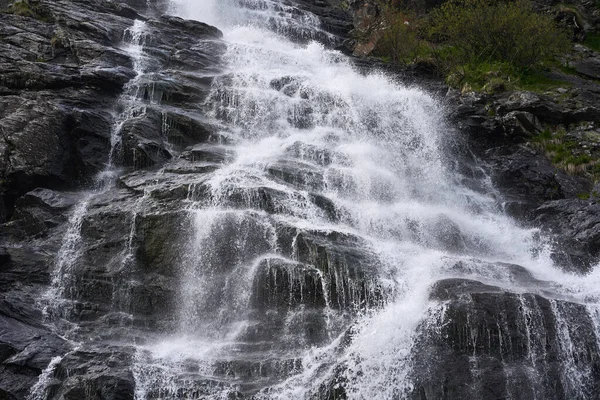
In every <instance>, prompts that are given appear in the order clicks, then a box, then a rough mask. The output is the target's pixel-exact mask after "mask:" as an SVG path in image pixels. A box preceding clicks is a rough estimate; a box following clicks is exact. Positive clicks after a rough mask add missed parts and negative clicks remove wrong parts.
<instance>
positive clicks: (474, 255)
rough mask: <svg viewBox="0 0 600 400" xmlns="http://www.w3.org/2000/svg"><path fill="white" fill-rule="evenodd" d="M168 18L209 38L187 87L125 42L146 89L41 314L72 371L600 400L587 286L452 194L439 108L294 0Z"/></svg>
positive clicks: (212, 392) (189, 5)
mask: <svg viewBox="0 0 600 400" xmlns="http://www.w3.org/2000/svg"><path fill="white" fill-rule="evenodd" d="M169 12H170V13H171V14H173V15H177V16H179V17H182V18H186V19H195V20H197V21H199V22H204V23H208V24H211V25H214V26H216V27H217V28H219V29H220V30H221V31H222V32H223V35H224V36H223V38H222V39H221V38H219V37H217V35H213V36H214V37H213V36H211V37H209V38H207V39H206V38H205V40H204V39H203V40H204V41H199V42H198V43H193V44H189V46H188V45H186V46H188V47H189V48H186V49H183V50H185V51H183V50H182V54H183V55H182V56H181V59H180V62H181V65H184V66H183V67H181V66H180V65H179V64H177V63H175V62H172V63H171V64H161V61H160V57H161V54H162V53H161V52H162V51H164V48H165V47H167V45H163V44H160V43H159V44H157V42H158V41H160V40H161V38H158V37H153V36H152V32H153V29H155V28H156V26H157V25H156V24H157V23H155V22H153V21H152V20H151V21H148V22H141V21H136V24H135V25H134V26H133V27H132V28H130V30H129V31H128V33H126V35H125V38H124V41H125V45H126V47H127V48H126V49H125V50H126V51H128V52H129V53H130V55H131V57H132V58H133V60H134V69H135V72H136V74H137V75H136V76H135V77H133V79H131V80H130V83H129V84H128V86H127V87H126V92H125V94H123V95H122V96H121V103H122V104H120V110H119V112H118V113H117V114H118V115H117V116H116V118H115V127H114V135H113V136H112V137H111V150H110V155H109V161H108V166H107V168H106V170H105V171H104V173H102V174H101V175H100V178H99V182H100V183H98V184H97V186H98V188H97V189H95V190H93V191H90V192H89V193H86V194H85V195H84V196H82V200H80V201H79V203H78V204H77V205H76V206H75V207H74V208H73V209H72V210H71V218H70V220H69V222H68V225H69V226H68V229H67V230H66V232H65V233H64V238H63V245H62V248H61V252H60V253H59V255H58V258H57V260H56V262H55V264H56V265H55V267H54V268H55V269H54V274H53V281H52V287H51V288H50V290H49V291H48V292H47V293H46V296H45V297H44V298H43V300H42V303H43V304H42V305H43V306H45V307H46V312H47V313H48V316H47V317H48V320H49V323H52V324H54V325H55V326H56V329H57V330H58V331H60V332H61V334H63V335H65V336H66V337H69V338H70V339H72V340H73V341H74V342H76V345H75V349H76V350H73V351H80V350H81V349H82V348H85V346H87V345H88V343H92V344H91V345H90V346H97V347H98V348H102V347H103V346H105V345H106V346H114V347H115V348H119V349H121V350H119V351H124V354H126V355H127V356H126V357H125V356H124V358H123V360H121V359H118V360H117V361H114V360H113V362H115V363H120V362H123V363H124V364H128V365H129V366H130V373H131V374H132V375H133V379H134V380H135V398H136V399H138V400H142V399H173V398H203V399H204V398H206V399H221V398H222V399H232V398H253V399H261V400H262V399H264V400H267V399H342V398H349V399H368V398H373V399H459V398H465V399H466V398H474V399H475V398H481V399H491V398H505V399H515V400H516V399H532V400H533V399H538V400H540V399H595V398H597V396H598V394H597V393H599V391H600V382H599V379H598V375H599V372H598V371H600V351H599V347H600V330H599V329H600V270H599V269H598V268H596V269H594V270H593V271H592V272H591V273H590V274H588V275H586V276H581V275H574V274H571V273H568V272H564V270H563V269H562V268H561V265H555V263H554V261H553V260H552V258H551V254H550V252H551V248H552V243H550V242H549V241H548V240H547V239H546V238H544V236H543V235H541V234H540V232H539V231H538V230H536V229H525V228H522V227H520V226H519V225H518V224H517V222H515V221H514V220H512V219H511V218H509V217H508V216H506V215H505V214H503V212H502V210H501V207H500V206H499V204H498V202H497V201H496V195H497V193H496V192H495V190H494V188H493V187H492V186H491V184H490V183H489V180H488V179H487V178H486V176H485V174H484V173H483V172H481V171H479V173H478V174H476V175H475V176H476V178H475V182H473V181H470V184H468V185H467V184H465V181H466V179H465V177H464V176H462V175H461V173H460V172H457V170H456V169H455V168H453V157H455V155H453V154H452V151H451V149H452V148H454V147H453V146H452V145H451V144H452V142H453V140H454V139H453V131H452V130H451V129H450V128H449V126H448V124H447V123H446V121H445V112H446V111H445V110H444V108H443V107H442V105H441V104H440V103H439V102H438V101H437V100H436V99H435V98H434V97H433V96H431V95H429V94H427V93H426V92H424V91H422V90H420V89H419V88H417V87H407V86H405V85H403V84H401V83H398V82H396V81H395V80H394V79H392V77H390V76H388V75H386V74H383V73H379V72H376V71H375V72H371V73H369V74H366V75H365V74H363V73H361V72H359V71H358V70H357V69H356V68H355V67H354V66H353V64H352V61H351V60H350V59H349V58H347V57H346V56H344V55H342V54H341V53H340V52H338V51H336V50H332V49H331V47H332V46H331V45H332V44H335V43H336V41H337V40H339V38H337V37H336V36H335V35H333V34H331V33H328V32H327V30H326V29H324V28H323V27H322V26H321V25H320V22H319V18H318V17H317V16H315V15H313V14H312V13H310V12H309V11H306V9H304V8H302V7H300V6H299V5H295V4H294V2H291V1H276V0H221V1H217V0H206V1H194V0H173V1H172V2H171V5H170V8H169ZM173 21H174V22H173ZM173 21H171V22H169V23H172V24H175V23H177V24H183V22H177V21H178V20H177V21H175V20H173ZM190 27H192V28H193V29H198V30H200V29H208V28H205V27H203V26H202V27H200V25H193V26H192V25H190V26H188V27H186V26H184V25H182V26H181V27H180V29H192V28H190ZM161 46H162V47H161ZM206 54H214V55H217V56H218V61H214V62H212V61H211V62H209V61H207V60H208V59H209V57H208V56H205V55H206ZM153 57H157V59H156V60H154V59H153ZM186 57H190V58H186ZM194 57H196V58H194ZM190 59H192V61H189V60H190ZM177 68H180V69H177ZM178 96H179V97H178ZM148 121H150V122H153V121H154V122H156V121H159V125H160V129H159V132H157V133H156V135H155V136H153V137H150V136H149V133H148V132H149V131H150V128H148V126H150V122H148ZM155 125H156V124H155ZM165 149H166V150H165ZM142 150H143V151H142ZM117 167H123V169H118V168H117ZM98 299H100V300H98ZM66 322H68V324H67V323H66ZM99 327H102V329H99ZM122 349H126V350H122ZM98 351H103V350H98ZM69 354H70V353H67V354H66V355H65V357H64V359H54V360H53V361H52V362H51V365H50V366H49V367H48V369H47V371H45V373H44V374H42V377H41V378H40V382H39V385H36V387H35V388H34V389H33V391H32V395H31V398H32V399H43V398H53V397H52V395H53V394H56V390H59V389H56V388H55V389H52V382H51V381H52V379H50V378H49V376H50V375H51V374H52V373H53V372H52V371H55V370H56V371H63V372H64V371H69V367H68V359H69ZM63 364H64V365H67V366H66V367H61V365H63ZM55 375H60V374H59V373H56V374H55ZM63 375H65V376H68V375H69V374H68V373H66V372H65V373H64V374H63ZM63 378H64V380H66V379H69V378H68V377H67V378H65V377H62V375H61V379H63ZM453 379H454V380H455V381H453ZM457 379H458V380H459V381H458V382H457V381H456V380H457Z"/></svg>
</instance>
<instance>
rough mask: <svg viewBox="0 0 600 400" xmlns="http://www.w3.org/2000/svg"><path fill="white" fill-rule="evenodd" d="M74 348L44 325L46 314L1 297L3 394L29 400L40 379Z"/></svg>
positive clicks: (0, 386)
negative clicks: (43, 314)
mask: <svg viewBox="0 0 600 400" xmlns="http://www.w3.org/2000/svg"><path fill="white" fill-rule="evenodd" d="M70 349H71V345H70V344H69V343H67V342H66V341H65V340H64V339H62V338H60V337H58V336H56V335H55V334H53V333H51V332H50V331H49V330H48V328H46V327H45V326H44V325H43V324H42V313H41V312H40V311H39V310H36V309H35V308H33V307H32V306H31V304H27V303H26V302H24V301H23V300H22V299H18V298H17V297H15V296H14V294H13V295H12V296H11V295H9V294H4V295H2V297H1V298H0V360H1V362H2V364H1V365H0V372H1V373H0V394H2V395H4V396H6V397H5V398H9V399H13V398H14V399H22V398H25V397H26V396H27V395H28V393H29V391H30V389H31V388H32V387H33V385H34V384H35V383H36V382H37V376H38V375H39V374H40V373H41V372H42V370H43V369H44V368H46V366H47V365H48V364H49V363H50V360H51V359H52V358H54V357H57V356H62V355H63V354H65V353H66V352H68V351H69V350H70Z"/></svg>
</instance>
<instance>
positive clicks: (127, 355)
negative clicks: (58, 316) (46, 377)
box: [48, 346, 135, 400]
mask: <svg viewBox="0 0 600 400" xmlns="http://www.w3.org/2000/svg"><path fill="white" fill-rule="evenodd" d="M133 353H134V349H133V348H123V347H116V346H106V347H100V346H96V347H93V346H89V347H88V348H87V349H86V350H77V351H73V352H71V353H69V354H67V355H66V356H65V357H64V358H63V359H62V360H61V361H60V363H59V364H58V365H57V366H56V368H55V369H54V372H53V374H52V378H53V379H54V381H53V382H52V385H51V386H50V387H49V388H48V392H49V393H50V394H51V396H53V397H54V398H64V399H69V400H71V399H72V400H75V399H81V398H87V399H98V400H100V399H115V400H131V399H133V398H134V392H135V380H134V377H133V373H132V371H131V365H132V363H133Z"/></svg>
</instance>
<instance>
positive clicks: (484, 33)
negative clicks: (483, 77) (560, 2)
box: [429, 0, 569, 70]
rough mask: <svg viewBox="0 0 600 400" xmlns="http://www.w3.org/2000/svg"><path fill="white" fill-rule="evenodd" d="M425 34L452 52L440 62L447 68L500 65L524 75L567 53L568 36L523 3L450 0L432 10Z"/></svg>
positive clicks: (549, 20)
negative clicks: (514, 69) (428, 28)
mask: <svg viewBox="0 0 600 400" xmlns="http://www.w3.org/2000/svg"><path fill="white" fill-rule="evenodd" d="M429 35H430V38H431V40H433V41H435V42H437V43H439V44H441V45H444V46H448V47H450V48H451V49H452V53H451V54H452V57H451V58H448V57H447V54H443V56H445V57H446V58H445V60H444V57H442V60H443V61H445V63H446V65H447V68H448V69H456V68H457V67H459V66H461V65H468V64H481V63H490V62H499V63H508V64H510V65H511V66H514V67H515V68H519V69H522V70H528V69H531V68H534V67H537V66H540V65H542V64H544V63H546V62H548V61H551V60H552V59H554V58H555V57H556V56H558V55H560V54H563V53H564V52H566V51H567V49H568V48H569V40H568V37H567V35H566V34H565V33H564V32H562V31H560V30H559V29H558V28H557V27H556V25H555V23H554V21H553V20H552V19H551V18H550V17H549V16H545V15H541V14H536V13H535V12H534V11H533V10H532V8H531V6H530V5H529V3H527V2H526V1H525V0H515V1H509V2H502V1H498V0H450V1H448V2H446V3H444V4H443V5H442V6H441V7H439V8H438V9H436V10H433V11H432V13H431V15H430V31H429ZM447 52H448V50H446V53H447Z"/></svg>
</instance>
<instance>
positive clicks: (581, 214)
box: [533, 199, 600, 272]
mask: <svg viewBox="0 0 600 400" xmlns="http://www.w3.org/2000/svg"><path fill="white" fill-rule="evenodd" d="M533 214H534V215H533V216H534V219H533V221H534V223H535V224H538V225H541V226H543V227H545V228H546V229H548V230H549V232H550V233H552V234H553V235H554V236H555V237H556V242H557V243H556V245H557V247H558V249H560V250H561V251H559V252H558V253H557V254H556V255H555V257H556V258H557V261H559V262H560V261H562V262H568V263H566V265H572V266H574V267H575V270H578V271H582V272H583V271H588V270H589V268H591V265H593V264H594V263H595V262H597V260H598V259H599V257H600V218H599V216H600V205H599V204H598V203H597V202H596V201H593V200H592V201H590V200H580V199H563V200H557V201H551V202H547V203H545V204H543V205H542V206H541V207H539V208H537V209H536V210H535V211H534V213H533Z"/></svg>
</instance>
